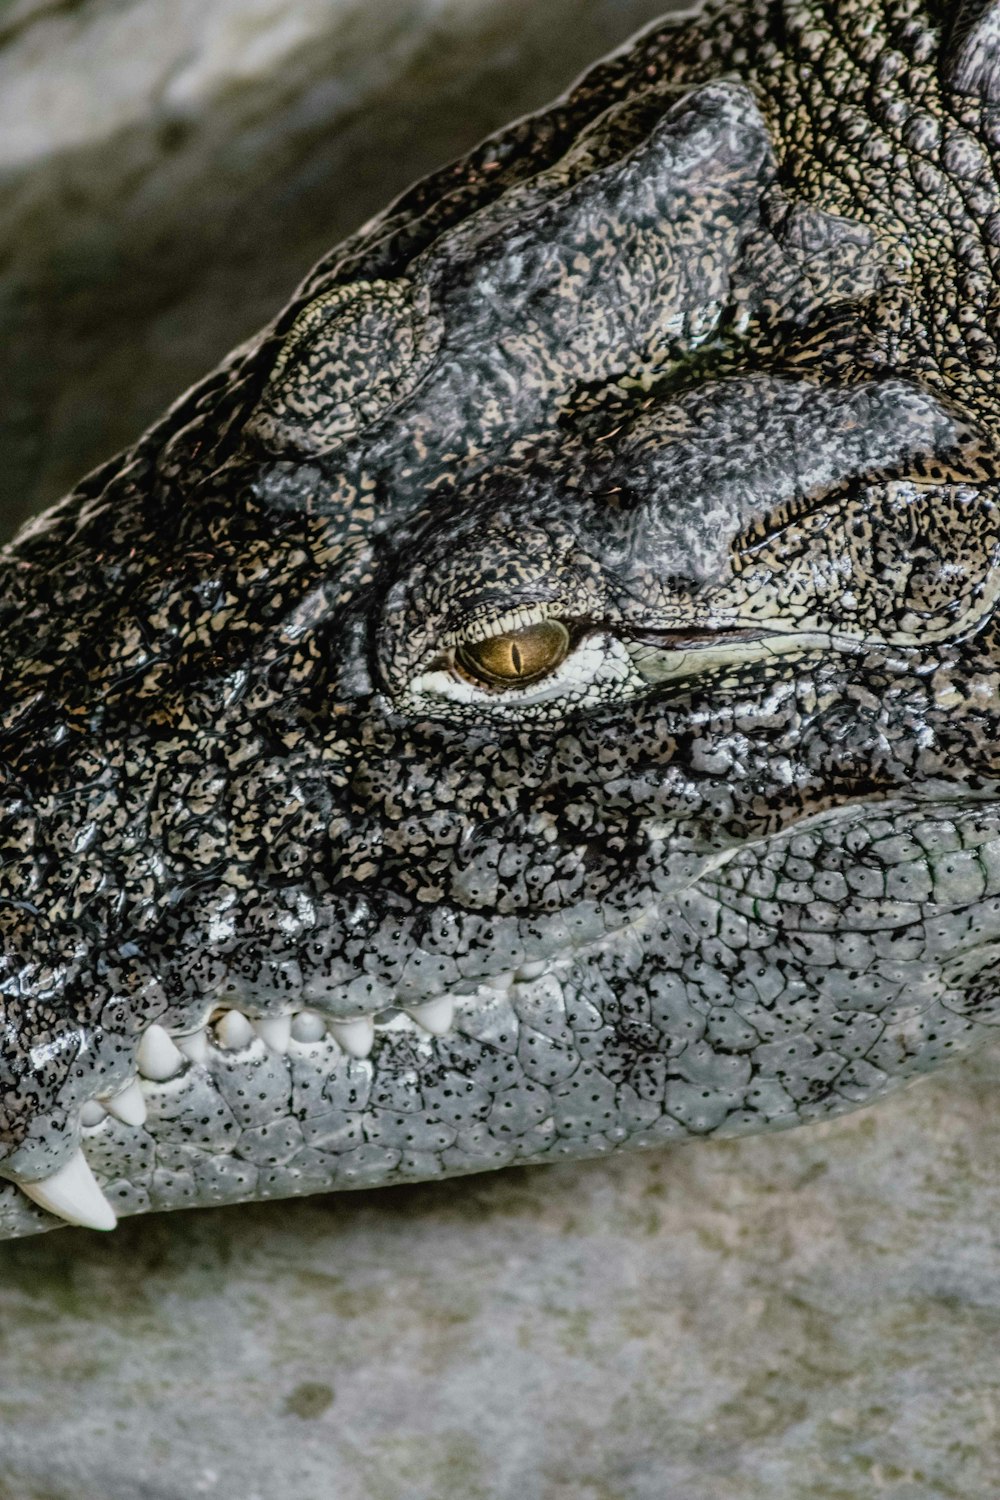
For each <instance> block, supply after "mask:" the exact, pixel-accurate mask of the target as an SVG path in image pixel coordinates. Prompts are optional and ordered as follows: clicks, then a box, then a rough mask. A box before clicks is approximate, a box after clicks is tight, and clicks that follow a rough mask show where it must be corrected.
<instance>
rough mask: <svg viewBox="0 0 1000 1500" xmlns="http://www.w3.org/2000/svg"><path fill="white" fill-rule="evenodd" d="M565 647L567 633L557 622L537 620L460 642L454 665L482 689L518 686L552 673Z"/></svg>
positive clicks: (565, 653) (562, 658) (565, 652)
mask: <svg viewBox="0 0 1000 1500" xmlns="http://www.w3.org/2000/svg"><path fill="white" fill-rule="evenodd" d="M569 648H570V634H569V631H568V630H567V628H566V626H565V625H564V624H563V623H562V621H561V620H539V621H537V622H536V623H535V624H534V625H526V626H524V627H523V629H521V630H506V631H504V632H503V634H502V635H491V636H487V637H486V639H485V640H480V641H463V642H462V643H460V644H459V645H458V646H457V647H456V648H455V665H456V667H457V668H458V670H459V671H460V672H461V673H462V674H463V675H464V676H465V677H468V678H471V679H472V681H473V682H476V683H480V684H482V685H483V686H486V687H493V688H504V687H508V688H509V687H520V686H526V685H527V684H528V683H532V682H537V681H538V680H539V678H542V677H545V676H547V675H548V673H549V672H553V671H555V669H556V667H558V666H559V665H560V664H561V663H562V662H563V661H565V659H566V656H567V654H568V653H569Z"/></svg>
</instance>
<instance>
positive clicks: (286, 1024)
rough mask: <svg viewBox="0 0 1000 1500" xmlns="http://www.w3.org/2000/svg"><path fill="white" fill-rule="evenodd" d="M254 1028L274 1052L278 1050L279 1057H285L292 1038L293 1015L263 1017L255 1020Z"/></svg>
mask: <svg viewBox="0 0 1000 1500" xmlns="http://www.w3.org/2000/svg"><path fill="white" fill-rule="evenodd" d="M253 1029H254V1031H256V1033H257V1035H258V1036H259V1037H260V1039H261V1041H262V1042H264V1044H265V1045H266V1046H268V1047H270V1049H271V1051H272V1052H276V1053H277V1054H278V1056H279V1057H284V1055H285V1053H286V1052H287V1051H288V1043H289V1042H290V1041H291V1038H292V1018H291V1016H265V1017H261V1018H260V1019H259V1020H257V1021H254V1023H253Z"/></svg>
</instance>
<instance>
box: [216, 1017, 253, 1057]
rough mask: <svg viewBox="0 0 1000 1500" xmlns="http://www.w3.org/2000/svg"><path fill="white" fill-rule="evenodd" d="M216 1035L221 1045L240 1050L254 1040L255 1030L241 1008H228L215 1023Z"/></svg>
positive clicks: (231, 1050) (234, 1050)
mask: <svg viewBox="0 0 1000 1500" xmlns="http://www.w3.org/2000/svg"><path fill="white" fill-rule="evenodd" d="M215 1035H216V1037H217V1039H218V1043H219V1046H220V1047H225V1048H227V1049H228V1050H229V1051H230V1052H239V1051H240V1050H241V1048H243V1047H248V1046H249V1045H250V1043H251V1042H252V1041H253V1038H254V1030H253V1027H252V1026H251V1025H250V1022H249V1021H248V1020H247V1018H246V1016H245V1015H244V1014H243V1012H242V1011H241V1010H227V1011H226V1013H225V1015H224V1016H220V1017H219V1020H218V1021H217V1022H216V1024H215Z"/></svg>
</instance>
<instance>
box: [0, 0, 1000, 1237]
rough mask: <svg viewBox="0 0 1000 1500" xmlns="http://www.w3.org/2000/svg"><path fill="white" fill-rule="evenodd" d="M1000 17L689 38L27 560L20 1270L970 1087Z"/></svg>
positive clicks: (19, 813)
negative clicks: (208, 1226)
mask: <svg viewBox="0 0 1000 1500" xmlns="http://www.w3.org/2000/svg"><path fill="white" fill-rule="evenodd" d="M834 10H836V24H834V21H833V16H834ZM997 14H998V11H997V10H996V9H995V8H994V7H990V6H983V5H981V4H979V5H976V4H972V5H970V6H967V7H965V9H964V10H962V13H961V14H960V16H959V17H958V18H957V20H955V21H954V23H953V24H952V26H951V29H950V31H949V32H948V34H947V35H945V34H943V31H942V29H941V27H940V26H939V25H937V24H936V22H937V20H939V19H940V18H939V17H937V18H936V17H935V16H934V15H933V14H924V13H923V12H922V11H921V10H920V7H919V6H917V5H915V4H913V3H910V0H905V3H904V0H881V3H875V0H870V3H865V4H861V3H857V4H854V3H852V4H848V5H845V4H843V3H842V0H841V3H838V4H837V5H836V7H834V4H833V0H829V3H821V0H810V3H807V4H802V5H796V6H790V5H783V4H781V3H777V0H767V3H764V0H748V3H745V4H743V5H739V6H736V7H735V8H725V7H724V8H718V7H717V8H716V9H714V10H712V11H711V12H710V13H709V14H708V15H707V16H706V17H705V18H704V19H702V20H698V21H684V22H680V23H674V24H671V25H662V26H660V27H659V28H657V29H655V30H654V31H652V32H650V33H648V34H647V35H646V36H644V37H642V38H640V39H639V41H638V42H636V43H635V44H634V45H633V47H632V48H631V49H630V50H628V51H626V52H624V53H622V54H620V55H619V56H618V57H616V58H614V59H612V60H611V61H609V62H607V63H605V64H602V65H600V66H599V67H598V68H597V69H596V70H595V71H593V72H592V73H591V74H589V75H588V76H587V77H586V78H585V79H584V80H583V81H582V82H581V84H579V85H578V86H577V88H576V89H575V90H574V91H573V92H572V93H571V94H570V95H569V96H567V98H565V99H564V100H562V101H560V102H559V103H558V104H557V105H556V106H554V107H553V109H551V110H550V111H548V112H546V113H544V114H542V115H540V116H538V117H536V118H533V119H529V120H527V121H524V122H521V123H520V124H519V125H516V126H514V127H512V128H511V129H510V130H509V131H508V132H506V133H505V134H503V135H501V136H499V137H496V138H495V139H492V140H490V141H488V142H487V143H486V144H485V145H484V146H483V147H481V148H480V149H479V150H478V151H476V152H474V153H473V154H472V155H471V156H470V157H469V158H468V159H467V160H466V161H464V162H462V163H460V164H458V165H457V166H455V167H452V168H448V169H446V170H445V171H443V172H441V173H439V174H438V175H437V176H436V177H434V178H432V179H431V180H430V181H429V182H427V183H424V184H421V185H420V186H419V187H417V188H415V189H413V190H412V191H411V192H410V193H409V194H408V195H406V196H405V197H404V198H403V199H401V200H400V201H399V202H398V203H397V204H396V205H394V206H393V208H391V209H390V210H389V211H388V212H387V214H385V215H383V216H382V217H381V218H380V219H378V220H375V221H374V222H373V223H372V224H370V225H367V226H365V228H364V229H363V230H362V231H360V232H359V234H358V235H357V236H356V237H355V239H354V240H352V241H350V242H349V243H348V244H347V245H346V246H345V247H342V248H341V250H340V251H339V252H337V253H336V254H335V255H333V256H331V257H330V258H329V259H328V260H327V261H325V262H323V263H322V264H321V265H320V266H319V267H318V268H317V270H316V272H315V273H314V274H313V275H312V276H311V277H310V278H309V280H308V281H307V283H306V284H305V286H304V287H303V288H302V289H301V291H300V292H299V294H298V295H297V297H296V299H295V301H294V302H293V304H292V306H291V308H290V309H289V310H288V311H287V312H286V313H285V314H284V315H283V316H282V317H281V318H279V319H278V320H277V322H276V323H275V324H274V325H273V326H272V327H271V328H269V329H268V330H266V332H265V334H264V335H262V336H261V338H259V339H258V340H255V341H254V342H253V343H252V344H250V345H248V346H246V347H244V348H243V349H241V350H239V351H237V353H236V354H235V355H234V356H233V357H232V358H231V359H230V360H229V361H228V362H227V363H226V364H225V365H224V366H223V368H222V369H221V370H220V371H218V372H217V373H216V374H215V375H214V376H212V377H210V378H209V380H208V381H206V382H205V383H204V384H203V385H202V386H201V387H199V388H198V389H196V390H195V391H194V392H193V393H191V394H190V395H189V396H188V397H187V398H185V399H184V400H183V401H182V402H181V403H180V404H179V405H178V406H177V407H176V408H175V409H174V410H173V411H172V412H171V413H170V414H168V416H167V417H166V418H165V419H164V421H163V422H161V423H160V424H159V425H158V426H157V427H156V428H154V429H153V430H152V431H151V432H150V433H148V434H147V435H146V436H145V437H144V438H143V439H142V440H141V441H140V442H139V443H138V444H137V446H136V447H135V448H134V449H133V450H132V451H130V452H129V453H128V454H126V455H124V456H123V457H122V458H120V459H118V460H115V461H114V462H113V463H112V464H111V465H109V466H108V467H107V468H106V469H105V470H103V471H101V472H99V473H98V474H96V475H94V476H92V477H91V478H90V479H89V480H87V481H85V483H84V484H83V485H82V486H81V487H80V489H79V490H78V491H77V492H76V493H75V494H74V495H73V496H71V497H70V498H69V500H67V501H66V502H64V503H63V504H62V505H61V506H60V507H58V508H56V509H55V510H54V511H52V512H50V513H49V514H48V515H47V516H45V517H43V518H42V519H41V520H40V521H37V522H35V523H34V524H33V525H32V526H31V527H29V528H28V529H27V531H26V532H24V533H23V534H22V536H21V537H20V538H19V540H18V541H17V543H16V544H15V545H14V546H13V547H12V548H11V549H9V550H8V552H7V554H6V560H5V562H4V563H3V573H4V578H3V604H2V606H0V608H2V613H3V629H2V641H3V647H2V652H3V657H2V684H3V686H2V701H0V712H2V720H0V723H2V729H0V736H2V738H0V776H2V781H0V788H2V792H0V796H2V801H0V835H2V843H0V862H2V869H3V886H2V891H0V895H2V900H0V922H2V931H3V939H4V960H3V964H4V967H3V983H2V990H0V1001H2V1006H3V1012H2V1014H3V1019H4V1041H3V1051H2V1058H0V1077H2V1104H0V1172H2V1174H3V1175H4V1176H5V1177H6V1178H7V1179H8V1182H7V1184H6V1185H5V1186H4V1188H3V1190H2V1192H0V1231H2V1232H3V1233H7V1234H17V1233H26V1232H31V1231H32V1230H35V1229H37V1228H40V1227H44V1226H46V1225H51V1224H52V1223H54V1222H56V1221H55V1220H54V1219H53V1218H52V1217H51V1216H50V1215H47V1214H45V1213H43V1212H42V1208H44V1209H48V1210H52V1211H54V1212H55V1213H57V1214H59V1215H61V1216H62V1217H63V1218H66V1219H69V1220H70V1221H71V1222H78V1223H89V1224H94V1225H99V1226H100V1225H103V1226H107V1225H109V1224H111V1223H112V1222H113V1221H114V1211H115V1210H117V1211H118V1212H138V1211H142V1210H144V1209H149V1208H160V1207H173V1206H180V1205H186V1204H204V1203H213V1202H223V1201H232V1200H234V1199H241V1198H263V1197H268V1196H281V1195H285V1194H292V1193H303V1192H312V1191H319V1190H324V1189H327V1188H331V1187H359V1186H365V1185H369V1184H375V1183H380V1182H385V1181H392V1180H405V1179H413V1178H425V1177H430V1176H434V1175H436V1174H447V1173H459V1172H470V1171H476V1170H479V1169H481V1168H485V1167H491V1166H496V1165H501V1164H505V1163H509V1162H518V1161H543V1160H553V1159H557V1158H559V1157H560V1156H564V1155H587V1154H597V1153H602V1152H608V1151H611V1150H614V1149H615V1148H617V1147H618V1146H621V1145H626V1144H628V1145H639V1146H642V1145H651V1144H654V1143H658V1142H664V1141H673V1140H680V1139H682V1138H685V1137H689V1136H692V1135H705V1134H710V1133H726V1132H728V1133H734V1132H743V1131H751V1130H757V1129H762V1128H766V1127H771V1126H781V1125H789V1124H793V1123H795V1122H799V1121H808V1120H812V1119H816V1118H818V1117H820V1116H824V1115H829V1114H831V1113H835V1112H837V1111H840V1110H844V1109H847V1108H850V1107H851V1106H853V1105H856V1104H859V1103H864V1102H866V1101H868V1100H871V1099H873V1098H875V1097H877V1096H878V1095H880V1094H882V1093H884V1092H885V1091H886V1090H888V1089H890V1088H891V1087H892V1086H893V1085H895V1084H897V1083H898V1082H900V1081H901V1080H904V1079H906V1078H907V1077H909V1076H912V1075H913V1074H915V1073H917V1072H920V1071H922V1070H926V1069H928V1068H929V1067H931V1066H932V1065H934V1064H935V1063H936V1062H938V1061H939V1060H940V1059H943V1058H945V1057H947V1056H949V1055H951V1054H952V1053H954V1052H956V1051H958V1050H960V1049H962V1048H964V1047H968V1046H970V1045H972V1044H974V1043H976V1042H978V1041H979V1040H981V1039H982V1038H984V1037H986V1036H988V1035H989V1034H990V1032H989V1028H990V1024H991V1023H992V1022H993V1021H994V1020H995V1019H996V1005H995V1000H994V995H995V985H994V983H993V979H992V975H993V973H994V972H995V970H996V967H997V953H998V949H997V943H998V940H1000V815H998V805H997V758H998V752H997V748H996V747H997V742H998V703H1000V699H998V676H997V638H996V625H995V620H994V608H995V596H996V589H997V583H998V580H1000V566H998V565H1000V487H998V468H997V451H998V448H997V443H998V436H1000V410H998V404H997V397H996V376H997V346H996V317H997V283H996V277H995V271H996V262H997V254H998V246H1000V197H998V193H997V188H996V180H997V178H996V169H997V125H996V114H995V112H993V111H992V110H991V104H992V95H993V92H994V87H995V84H996V80H997V77H998V73H1000V41H998V38H997ZM99 1183H100V1184H102V1185H103V1192H102V1187H101V1186H99V1185H98V1184H99ZM19 1188H24V1189H25V1190H26V1193H27V1196H24V1195H22V1194H21V1192H20V1191H19ZM29 1198H32V1199H34V1200H35V1203H31V1202H29V1201H28V1199H29ZM35 1204H39V1205H42V1208H39V1207H36V1206H35Z"/></svg>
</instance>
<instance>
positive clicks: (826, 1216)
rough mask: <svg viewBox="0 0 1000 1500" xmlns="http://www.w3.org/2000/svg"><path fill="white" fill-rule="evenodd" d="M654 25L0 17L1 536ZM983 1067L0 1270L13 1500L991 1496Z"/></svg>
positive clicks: (997, 1459)
mask: <svg viewBox="0 0 1000 1500" xmlns="http://www.w3.org/2000/svg"><path fill="white" fill-rule="evenodd" d="M657 8H658V3H657V0H618V3H615V0H544V3H541V0H534V3H531V0H379V3H378V4H375V3H373V0H368V4H367V5H365V4H362V3H361V0H326V3H320V0H13V3H10V0H8V3H7V4H6V6H4V5H3V3H2V0H0V367H2V368H0V388H2V392H3V399H2V403H0V517H2V521H3V524H4V527H5V528H6V529H9V528H10V527H12V526H13V524H14V523H15V521H16V520H17V519H19V518H21V517H23V516H24V515H25V514H27V513H29V512H30V511H31V510H32V509H34V508H36V507H37V506H39V505H41V504H43V503H45V502H47V501H49V500H51V499H53V498H55V497H56V496H57V495H58V494H59V493H60V492H61V491H62V490H63V489H64V488H65V487H66V486H67V485H68V484H69V483H71V482H72V481H73V480H74V479H75V478H77V477H78V475H79V474H80V473H81V472H82V471H83V470H85V469H86V468H87V467H89V466H91V465H92V464H94V463H96V462H98V461H99V460H100V459H102V458H104V457H106V456H107V454H108V453H109V452H111V451H113V450H114V449H115V448H116V447H118V446H120V445H121V444H123V443H125V442H126V441H128V440H129V439H130V438H131V437H132V436H133V435H134V434H135V433H136V432H137V431H138V430H139V429H140V428H141V427H142V426H143V424H144V423H145V422H146V421H147V420H148V419H149V418H151V417H152V416H154V415H155V414H156V412H157V411H158V410H159V409H160V407H162V406H163V405H164V404H165V403H166V402H167V401H168V400H169V399H171V398H172V397H173V396H174V395H175V394H177V392H178V391H179V390H180V389H181V388H182V387H183V386H184V385H186V384H187V383H188V382H189V381H191V380H192V379H194V378H196V377H197V376H198V375H199V374H201V373H202V372H203V371H204V370H205V369H206V368H208V367H209V366H210V365H211V364H212V363H213V362H214V361H215V360H216V359H217V358H218V356H219V355H221V354H222V353H223V352H224V351H225V349H226V348H228V347H229V346H230V345H231V344H233V343H235V342H237V341H238V340H239V339H240V338H242V337H243V336H244V335H245V334H247V333H248V332H250V331H252V329H253V328H254V327H256V326H257V325H258V324H259V323H261V322H263V321H264V320H265V319H266V318H267V317H268V316H269V315H270V313H271V312H272V311H273V309H274V307H275V306H277V305H278V304H279V303H280V302H281V301H282V300H283V299H284V297H285V296H286V294H287V292H288V290H289V289H290V287H291V286H292V284H293V283H294V282H295V281H296V280H297V279H298V277H299V276H300V275H301V274H302V273H303V272H304V271H305V270H306V268H307V267H308V265H309V264H310V262H311V261H312V260H313V259H314V258H316V257H317V256H318V255H319V253H320V252H321V251H322V250H324V249H325V248H326V247H327V245H328V244H329V243H332V242H334V241H335V240H336V239H338V238H339V237H340V236H341V235H342V234H343V233H344V232H345V231H347V230H349V229H350V228H352V227H353V226H354V225H355V224H356V223H357V222H359V221H360V220H361V219H363V218H364V217H365V216H367V215H368V214H369V213H370V212H372V211H374V210H375V209H377V208H378V207H380V206H381V205H382V204H383V203H384V202H385V201H386V199H387V198H388V197H389V196H390V195H391V194H392V193H394V192H396V191H397V190H399V189H400V188H402V187H404V186H405V185H406V183H407V182H408V181H409V180H411V179H412V178H413V177H414V176H416V175H418V174H419V173H421V172H423V171H425V170H427V169H428V168H430V167H432V166H433V165H435V164H436V163H438V162H440V161H442V160H445V159H447V158H448V157H450V156H453V155H455V154H457V153H459V152H460V151H461V150H463V149H464V148H465V147H466V146H467V145H469V144H470V143H471V142H472V141H474V140H475V139H476V138H477V137H479V136H481V135H482V134H483V133H485V132H486V131H487V130H489V129H490V128H492V127H494V126H495V125H498V124H500V123H502V122H503V121H504V120H505V119H507V118H509V117H510V116H512V115H514V114H516V113H518V112H520V111H523V110H525V109H527V108H530V107H532V106H534V105H536V104H539V103H541V102H543V101H544V100H545V99H546V98H547V97H549V96H550V95H552V94H553V93H554V92H556V91H558V90H559V89H560V88H562V87H563V86H564V85H565V84H566V83H567V82H568V81H569V80H570V79H571V78H572V77H573V75H574V74H575V73H576V72H577V71H578V70H579V69H580V68H581V67H582V66H583V65H584V64H585V63H586V62H587V61H588V60H589V59H590V58H591V57H592V56H596V55H597V54H598V53H600V52H601V51H602V50H606V49H607V48H609V47H610V46H613V45H615V44H616V43H617V42H618V41H620V40H621V39H623V38H624V37H625V36H626V35H627V34H628V33H629V32H630V31H632V30H634V29H635V28H637V27H638V26H640V25H642V24H644V23H645V22H646V21H647V20H649V19H650V18H651V17H652V16H653V15H654V14H655V13H656V10H657ZM998 1074H1000V1067H998V1059H997V1056H996V1055H993V1056H989V1055H986V1056H981V1057H979V1058H977V1059H974V1060H972V1061H970V1062H967V1063H964V1064H960V1065H958V1066H956V1067H953V1068H952V1069H951V1070H950V1071H945V1072H942V1073H939V1074H937V1075H936V1076H935V1077H934V1078H933V1079H931V1080H929V1081H927V1082H925V1083H922V1084H921V1085H919V1086H918V1087H916V1088H914V1089H912V1090H910V1091H909V1092H908V1093H906V1094H903V1095H900V1096H899V1097H897V1098H896V1099H893V1100H890V1101H889V1102H888V1103H886V1104H884V1105H883V1106H881V1107H880V1108H878V1109H876V1110H874V1111H871V1112H869V1113H866V1114H862V1115H857V1116H854V1117H852V1118H850V1119H846V1120H843V1121H840V1122H837V1123H835V1124H831V1125H824V1126H819V1127H812V1128H810V1129H807V1130H800V1131H797V1132H793V1133H791V1134H788V1135H778V1136H773V1137H770V1138H758V1139H753V1140H748V1141H742V1142H736V1143H725V1142H714V1143H703V1144H699V1145H696V1146H692V1147H688V1148H685V1149H682V1150H677V1151H673V1152H666V1151H665V1152H663V1153H660V1154H657V1155H655V1156H649V1157H644V1156H633V1157H622V1158H620V1159H616V1160H608V1161H604V1162H595V1163H590V1164H587V1165H583V1166H579V1167H567V1166H564V1167H552V1168H543V1169H533V1170H525V1171H521V1172H505V1173H500V1174H497V1175H494V1176H490V1177H484V1178H470V1179H466V1180H461V1181H457V1182H453V1183H450V1184H435V1185H430V1186H427V1187H423V1188H410V1189H405V1190H397V1191H392V1192H382V1193H376V1194H369V1195H360V1196H358V1197H339V1198H334V1197H330V1198H325V1199H324V1198H320V1199H312V1200H306V1201H303V1202H299V1203H278V1204H271V1205H266V1206H261V1207H254V1206H250V1207H243V1208H235V1209H222V1210H216V1211H213V1212H203V1213H189V1214H175V1215H170V1216H160V1217H153V1218H148V1219H139V1220H133V1221H129V1222H127V1223H125V1224H124V1225H123V1226H122V1227H121V1228H120V1229H119V1230H118V1231H117V1233H116V1234H114V1235H112V1236H109V1237H107V1238H104V1237H101V1236H98V1235H94V1234H88V1233H85V1232H83V1231H64V1232H58V1233H54V1234H51V1235H47V1236H45V1237H43V1238H39V1239H33V1240H25V1241H19V1242H15V1243H9V1244H6V1245H3V1246H0V1500H191V1497H197V1496H202V1495H205V1496H211V1497H216V1500H452V1497H455V1500H536V1497H537V1500H863V1497H869V1496H876V1497H890V1500H939V1497H952V1496H954V1497H961V1500H996V1497H997V1496H1000V1446H998V1437H1000V1416H998V1398H1000V1338H998V1332H1000V1247H998V1212H1000V1141H998V1139H997V1137H996V1133H995V1131H994V1129H993V1124H994V1120H995V1119H996V1114H997V1108H996V1084H997V1078H998Z"/></svg>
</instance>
